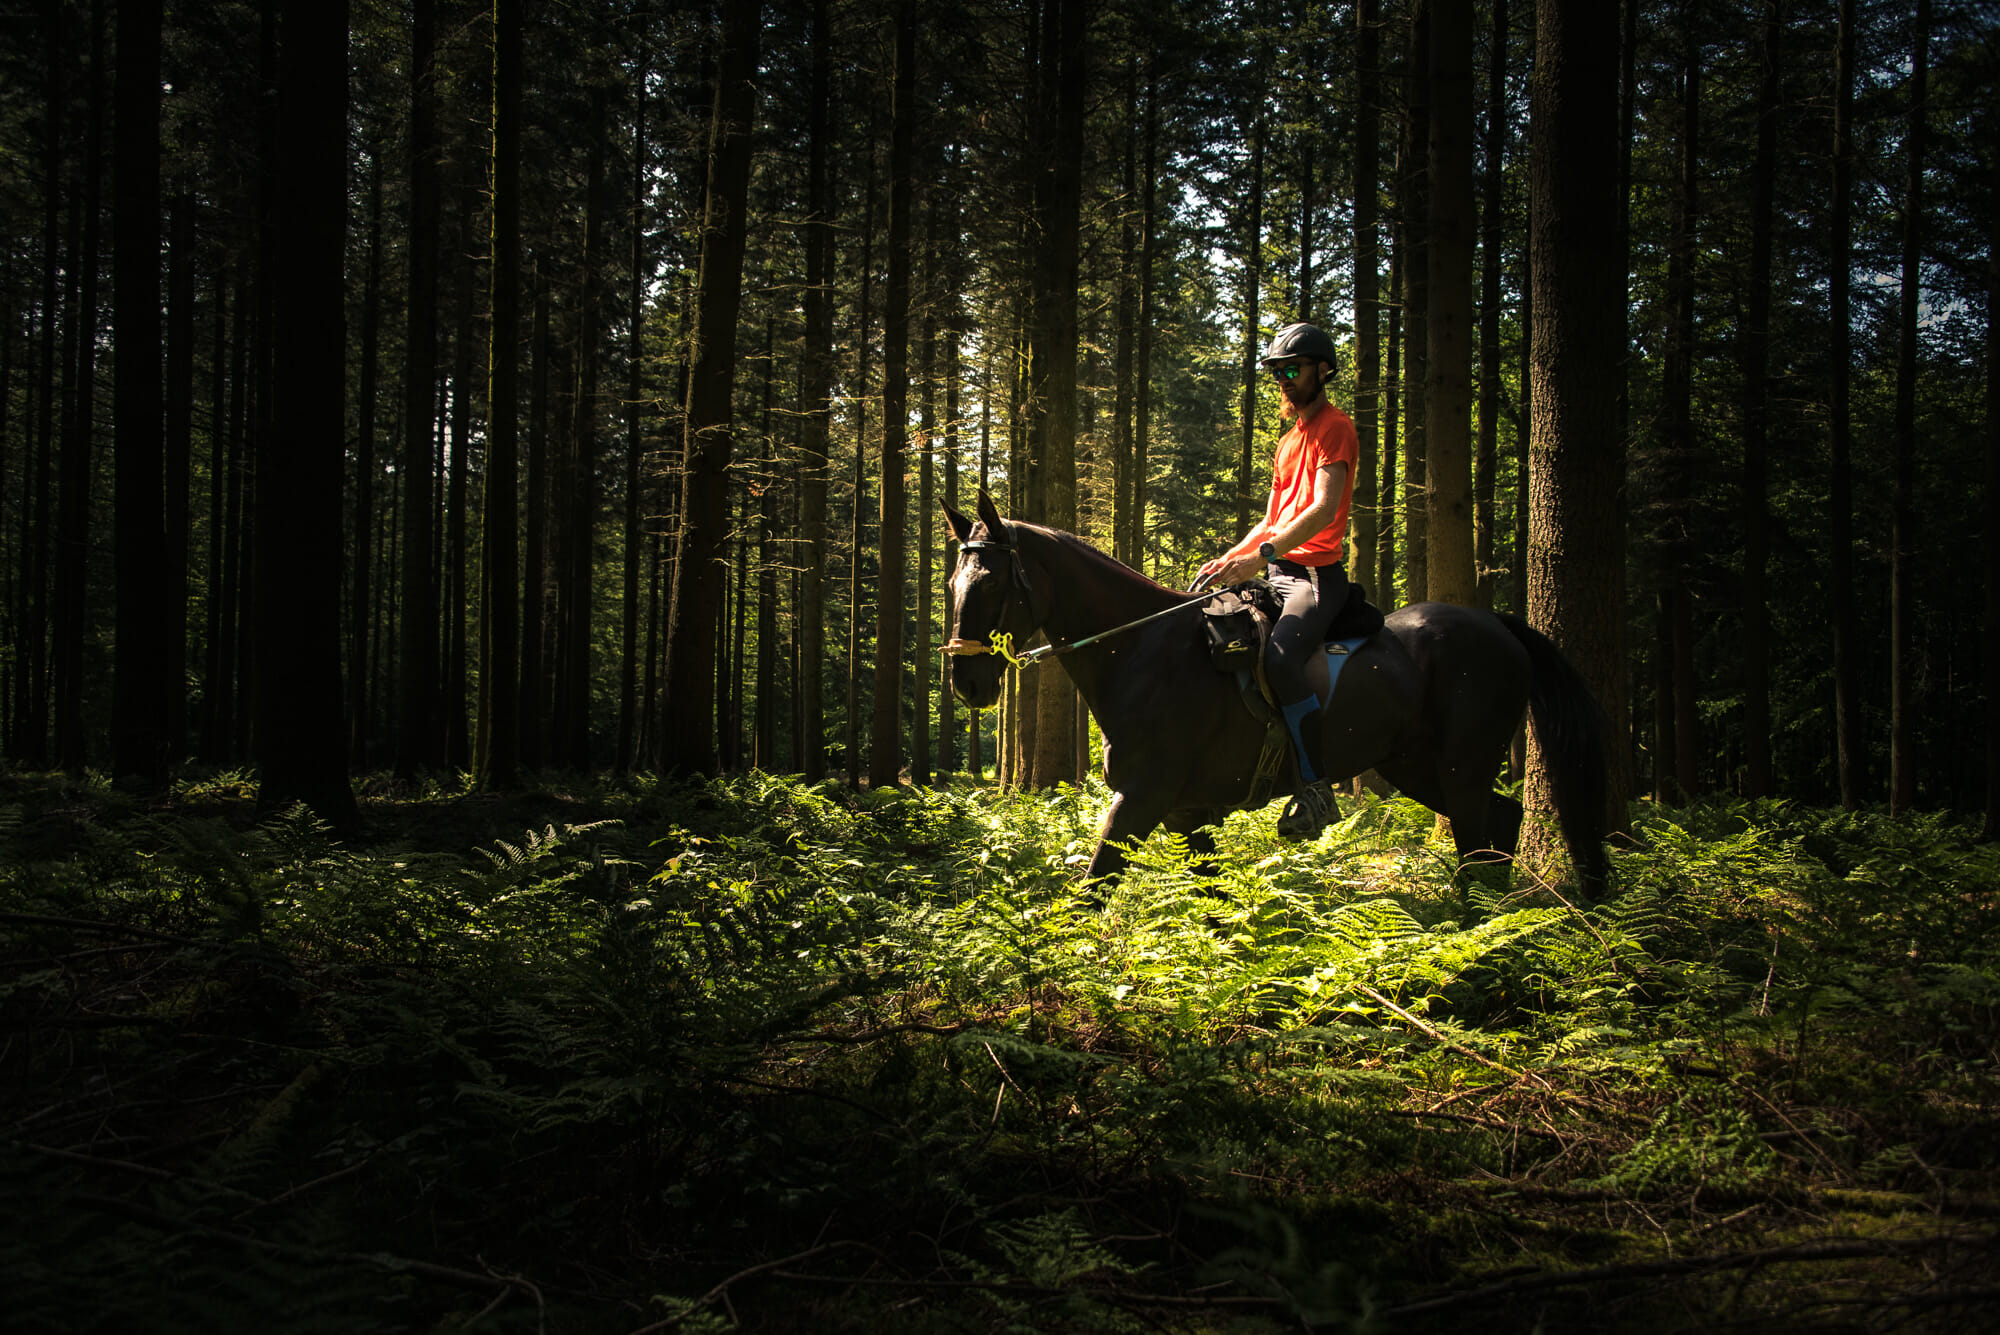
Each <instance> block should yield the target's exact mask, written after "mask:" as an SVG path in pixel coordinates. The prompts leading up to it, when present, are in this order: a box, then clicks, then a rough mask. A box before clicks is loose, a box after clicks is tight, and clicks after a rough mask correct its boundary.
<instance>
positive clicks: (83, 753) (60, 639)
mask: <svg viewBox="0 0 2000 1335" xmlns="http://www.w3.org/2000/svg"><path fill="white" fill-rule="evenodd" d="M89 69H90V85H89V86H90V96H89V99H88V102H89V110H88V112H87V113H86V115H87V127H88V128H87V129H86V130H85V132H84V153H83V157H84V168H83V201H82V213H83V236H82V239H81V241H80V243H79V246H78V250H77V263H76V264H75V265H74V266H72V267H73V269H74V270H76V271H77V275H76V281H77V287H78V294H77V300H76V301H75V302H74V303H73V304H72V305H71V308H70V309H71V317H70V321H69V323H70V326H71V328H72V329H73V330H74V331H75V337H74V338H73V339H72V340H70V341H71V342H73V343H74V345H75V346H74V350H73V352H70V353H69V355H67V356H66V357H65V359H64V367H65V372H64V374H65V376H66V377H70V378H71V384H70V387H69V388H68V389H67V390H66V392H65V393H64V395H63V434H62V458H61V461H60V463H59V465H58V481H59V483H60V499H59V502H58V506H57V511H56V551H55V561H56V569H55V600H54V603H55V605H54V613H55V616H54V620H55V624H54V627H53V631H54V643H53V645H52V646H51V649H52V654H51V656H52V658H53V660H54V661H53V664H52V670H51V674H50V675H51V678H52V680H51V683H50V687H51V689H50V695H51V697H52V703H53V705H54V708H55V732H56V761H57V763H58V764H60V765H61V766H62V768H63V772H64V773H65V774H68V775H70V776H71V777H73V778H81V777H83V775H84V772H85V767H86V765H87V763H88V761H89V754H88V746H87V740H86V738H85V736H84V704H85V699H86V696H87V694H88V687H87V684H86V683H85V681H84V635H85V617H84V612H85V609H86V608H87V607H88V605H89V587H88V586H89V576H90V570H89V566H90V561H89V557H90V509H91V506H90V493H91V473H92V471H93V470H92V467H91V449H92V439H93V437H94V435H95V432H96V418H97V395H96V392H95V384H96V379H97V305H98V297H97V289H98V272H99V265H98V251H99V242H100V231H101V224H100V223H99V219H100V218H101V217H102V215H103V209H102V208H101V207H100V206H101V204H102V199H101V195H102V187H101V186H100V184H99V182H100V181H101V179H102V177H103V170H102V168H103V163H102V155H103V142H104V93H103V71H104V5H103V2H102V0H98V3H96V4H93V5H92V6H91V20H90V65H89ZM50 193H51V195H53V194H54V193H56V192H55V191H54V190H51V192H50ZM70 366H74V367H75V370H74V372H73V373H71V372H70V371H69V370H68V368H69V367H70ZM79 388H80V390H81V392H77V390H78V389H79ZM174 735H176V736H178V734H174Z"/></svg>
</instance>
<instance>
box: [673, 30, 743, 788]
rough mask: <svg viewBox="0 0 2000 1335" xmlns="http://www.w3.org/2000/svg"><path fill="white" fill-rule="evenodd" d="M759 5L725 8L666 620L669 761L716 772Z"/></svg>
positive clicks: (677, 767)
mask: <svg viewBox="0 0 2000 1335" xmlns="http://www.w3.org/2000/svg"><path fill="white" fill-rule="evenodd" d="M762 29H763V5H762V3H761V0H742V2H741V3H738V4H732V5H728V6H725V9H724V15H723V33H722V57H721V65H720V68H719V69H718V70H717V74H716V89H715V104H714V109H713V112H712V115H711V120H710V128H709V172H708V184H707V190H706V199H705V202H704V207H703V216H702V246H701V267H700V278H699V280H698V288H697V296H696V311H697V316H696V324H695V331H694V332H695V337H694V347H693V350H692V352H691V369H690V371H689V374H688V390H687V422H688V458H687V471H686V474H685V479H684V483H683V487H682V498H683V499H682V518H681V545H680V557H679V559H678V561H677V562H676V564H675V567H674V594H673V598H672V600H671V604H670V606H671V607H672V613H671V615H670V616H669V618H668V626H669V631H668V636H667V641H668V643H667V673H666V682H667V686H666V698H667V701H668V717H667V719H666V726H665V728H664V730H663V734H664V735H663V738H662V741H663V743H664V746H663V750H664V754H663V756H662V758H661V768H663V769H665V770H667V771H668V772H670V773H671V772H679V773H689V772H692V773H700V774H714V773H715V772H716V769H717V759H716V752H715V739H714V733H713V728H714V718H715V641H714V639H713V634H714V626H715V619H716V613H717V611H718V610H719V608H720V604H721V583H720V575H721V571H720V570H718V569H717V565H718V562H719V560H720V558H721V557H722V555H723V544H724V542H725V540H726V538H727V532H726V525H727V523H728V517H729V510H728V504H729V501H728V491H727V486H728V468H729V459H730V453H731V442H732V434H733V423H734V414H733V411H732V405H731V403H730V398H731V394H732V391H733V389H734V386H735V383H736V381H735V362H736V357H735V351H736V349H735V342H736V315H737V310H738V308H739V306H740V305H741V302H742V294H743V253H744V248H745V245H746V243H747V242H748V239H749V228H748V222H747V219H746V217H745V211H744V206H745V203H746V201H747V198H748V195H749V187H750V156H751V146H750V136H751V129H752V125H753V123H754V120H755V116H756V83H755V79H756V74H757V52H758V49H759V44H760V39H761V37H762Z"/></svg>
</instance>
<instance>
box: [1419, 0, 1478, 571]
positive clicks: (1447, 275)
mask: <svg viewBox="0 0 2000 1335" xmlns="http://www.w3.org/2000/svg"><path fill="white" fill-rule="evenodd" d="M1430 3H1431V21H1430V25H1429V26H1430V44H1429V46H1430V49H1429V61H1430V70H1429V83H1430V118H1429V121H1430V124H1429V131H1430V133H1429V158H1428V166H1429V176H1430V189H1429V191H1428V192H1427V193H1428V202H1429V205H1430V213H1429V222H1428V228H1427V230H1428V234H1429V239H1430V246H1429V249H1430V292H1429V305H1428V309H1427V312H1426V317H1425V321H1424V323H1425V333H1426V336H1427V340H1428V346H1427V348H1426V350H1425V356H1424V370H1425V386H1424V491H1425V500H1426V506H1425V518H1426V521H1427V525H1428V528H1427V532H1426V535H1425V536H1426V538H1427V546H1428V550H1427V553H1426V561H1425V573H1426V588H1427V593H1428V596H1429V597H1430V598H1432V599H1434V600H1436V601H1438V602H1446V603H1456V604H1458V605H1460V606H1470V605H1472V604H1473V603H1474V602H1476V601H1477V598H1478V592H1479V577H1478V573H1477V570H1476V568H1475V565H1474V561H1473V513H1472V342H1473V333H1474V326H1473V322H1472V250H1473V230H1474V227H1475V223H1476V215H1475V214H1474V212H1473V204H1472V125H1473V121H1472V0H1430Z"/></svg>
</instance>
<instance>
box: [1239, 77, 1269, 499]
mask: <svg viewBox="0 0 2000 1335" xmlns="http://www.w3.org/2000/svg"><path fill="white" fill-rule="evenodd" d="M1259 91H1260V93H1261V91H1262V89H1261V85H1259ZM1249 212H1250V216H1249V218H1248V219H1247V220H1246V222H1245V223H1244V238H1243V257H1244V264H1243V394H1242V401H1241V404H1240V406H1239V408H1238V418H1239V427H1240V430H1241V436H1240V438H1239V448H1238V450H1237V453H1236V531H1237V532H1238V533H1242V532H1245V531H1247V530H1248V529H1249V527H1250V508H1251V505H1252V504H1253V503H1254V501H1253V497H1252V496H1251V487H1252V486H1253V485H1254V483H1253V481H1252V477H1251V474H1252V471H1253V468H1252V465H1253V464H1254V463H1255V454H1256V447H1257V389H1258V385H1257V379H1258V370H1259V367H1258V354H1259V352H1260V351H1261V349H1260V348H1259V347H1258V342H1259V336H1258V329H1257V318H1258V304H1259V303H1258V298H1259V297H1261V296H1262V295H1263V289H1264V118H1263V117H1262V116H1259V117H1257V118H1256V119H1255V120H1253V121H1252V122H1251V123H1250V201H1249Z"/></svg>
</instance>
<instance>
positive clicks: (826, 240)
mask: <svg viewBox="0 0 2000 1335" xmlns="http://www.w3.org/2000/svg"><path fill="white" fill-rule="evenodd" d="M812 13H813V20H812V75H811V85H810V88H809V90H808V94H807V112H806V218H805V229H804V230H805V247H806V289H805V293H804V297H803V304H804V317H805V338H804V344H803V346H802V347H801V349H800V354H799V453H800V455H801V456H802V457H801V459H800V467H799V513H800V526H799V537H800V540H801V541H802V542H803V544H804V548H805V550H804V553H803V559H802V560H801V562H800V565H801V566H802V567H803V569H802V570H801V571H800V573H799V607H798V617H797V624H798V637H799V672H798V692H799V720H800V723H801V724H802V725H803V727H802V728H801V733H802V735H801V737H800V739H799V743H798V745H799V750H800V752H801V761H802V766H801V767H802V768H803V770H804V772H805V777H806V781H807V782H808V783H817V782H819V781H820V780H821V779H824V778H825V777H826V707H825V702H824V699H823V697H822V689H823V686H824V682H825V672H826V568H827V561H828V557H829V553H828V551H827V529H826V510H827V438H828V436H829V434H830V428H831V422H832V416H833V406H832V403H831V400H830V395H831V393H832V387H833V294H832V292H831V291H830V284H831V282H832V273H833V202H832V185H831V181H830V179H829V173H828V169H827V159H828V156H829V153H830V152H831V143H830V140H831V138H832V134H833V109H832V93H831V88H832V78H833V55H832V47H833V36H832V31H831V28H830V20H829V17H828V0H813V7H812Z"/></svg>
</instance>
